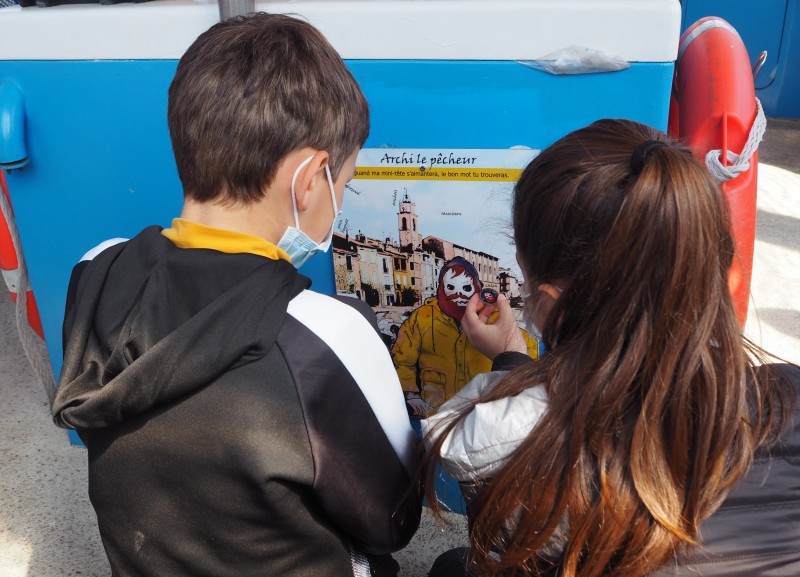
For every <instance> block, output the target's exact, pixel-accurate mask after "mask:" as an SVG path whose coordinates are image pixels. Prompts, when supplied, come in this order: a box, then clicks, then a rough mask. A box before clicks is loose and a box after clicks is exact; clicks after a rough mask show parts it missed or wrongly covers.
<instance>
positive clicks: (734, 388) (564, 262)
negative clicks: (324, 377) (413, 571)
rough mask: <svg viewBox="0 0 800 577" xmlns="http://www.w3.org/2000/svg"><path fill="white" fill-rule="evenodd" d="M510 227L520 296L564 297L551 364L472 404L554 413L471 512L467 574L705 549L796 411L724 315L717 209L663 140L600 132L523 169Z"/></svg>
mask: <svg viewBox="0 0 800 577" xmlns="http://www.w3.org/2000/svg"><path fill="white" fill-rule="evenodd" d="M649 140H659V141H661V142H663V143H664V144H659V145H651V146H647V145H646V144H645V143H646V142H647V141H649ZM643 147H644V148H643ZM643 152H644V154H643ZM513 224H514V237H515V241H516V246H517V250H518V258H519V260H520V261H521V263H522V266H523V268H524V269H525V272H526V274H527V275H528V282H533V283H551V284H556V285H558V286H560V287H562V288H563V289H564V291H563V294H562V295H561V297H560V298H559V299H558V301H557V302H556V304H555V305H554V308H553V310H552V311H551V313H550V314H549V316H548V319H547V321H546V323H545V325H544V326H543V327H542V332H543V338H544V340H545V343H546V344H547V345H548V346H549V347H550V352H549V353H547V354H545V355H544V356H543V357H542V358H541V360H539V361H538V362H536V363H531V364H530V365H529V366H526V367H524V368H521V369H518V370H516V371H513V372H511V373H509V374H508V375H507V376H506V377H505V378H504V379H503V380H502V381H501V382H500V384H499V385H498V386H497V387H496V388H495V389H494V390H492V391H490V392H489V393H488V394H487V395H486V396H485V397H484V398H483V399H481V400H482V401H491V400H494V399H498V398H502V397H506V396H510V395H515V394H517V393H519V392H520V391H522V390H524V389H526V388H528V387H530V386H532V385H534V384H537V383H545V384H546V386H547V390H548V393H549V396H550V405H549V409H548V411H547V413H546V414H545V416H544V417H543V419H542V420H541V422H539V424H538V425H537V426H536V427H535V429H534V430H533V431H532V433H531V434H530V435H528V437H527V438H526V440H525V441H524V442H523V443H522V445H521V446H520V447H519V448H518V449H517V450H516V452H515V453H514V454H513V456H512V458H511V460H510V461H509V462H508V463H507V465H506V466H504V467H503V468H502V469H501V470H500V471H499V472H498V474H497V475H496V476H495V478H494V479H493V480H492V481H491V482H490V483H488V484H487V485H486V487H485V488H484V489H483V491H481V493H480V495H479V497H478V499H477V501H476V502H475V503H474V504H473V509H472V525H471V530H470V544H471V550H472V556H473V561H474V563H475V564H476V567H477V568H478V570H479V572H480V574H481V575H482V576H483V575H485V576H491V577H499V576H512V575H513V576H519V575H526V576H527V575H537V574H540V573H544V572H545V571H547V570H548V569H552V568H553V567H555V566H558V567H559V575H563V576H564V577H573V576H576V577H595V576H601V575H603V576H608V575H619V576H625V577H632V576H642V575H646V574H648V573H649V572H651V571H653V570H655V569H657V568H658V567H661V566H662V565H664V564H665V563H667V562H668V561H669V560H670V559H671V558H673V556H674V555H675V553H676V552H677V551H678V550H679V548H680V547H682V546H684V545H687V544H693V543H695V542H697V539H698V529H699V526H700V524H701V522H702V521H703V520H704V519H706V518H707V517H708V516H709V515H710V514H711V513H713V512H714V511H715V510H716V508H717V507H718V506H719V504H720V503H721V501H722V500H723V499H724V497H725V496H726V494H727V493H728V491H729V489H730V488H731V487H732V486H733V485H734V484H735V483H736V482H737V481H738V480H739V478H740V477H741V476H742V475H743V474H744V472H745V471H746V469H747V468H748V466H749V464H750V462H751V460H752V457H753V451H754V449H755V448H756V447H757V446H758V445H759V444H761V443H764V442H768V441H770V440H771V439H774V438H775V436H776V435H777V434H778V432H779V431H780V429H781V427H782V425H783V422H784V419H785V414H786V412H787V410H788V408H787V405H788V404H789V402H788V401H787V399H786V398H784V393H783V392H782V389H781V387H780V385H779V383H778V381H777V380H776V379H772V378H769V379H764V378H763V377H762V378H761V379H758V378H756V376H755V374H754V364H755V363H756V362H757V361H759V360H762V359H763V357H762V353H761V351H760V350H759V349H758V348H757V347H755V346H753V345H751V344H750V343H749V342H748V341H746V339H744V337H743V335H742V331H741V329H740V327H739V325H738V322H737V318H736V314H735V312H734V308H733V304H732V302H731V297H730V294H729V291H728V283H727V279H728V269H729V268H730V265H731V262H732V259H733V258H734V241H733V239H732V237H731V233H730V230H731V225H730V220H729V215H728V209H727V204H726V201H725V200H724V197H723V196H722V193H721V191H720V189H719V187H718V185H717V184H716V182H715V181H714V180H713V179H712V178H711V177H710V176H709V175H708V173H707V171H706V169H705V167H704V166H703V165H702V164H700V163H699V162H698V161H696V160H695V159H694V158H692V157H691V155H690V154H689V153H688V150H686V149H685V148H683V147H682V146H680V145H678V144H677V143H675V142H673V141H671V140H669V139H668V137H667V136H666V135H663V134H661V133H659V132H657V131H655V130H653V129H650V128H648V127H646V126H644V125H641V124H638V123H634V122H630V121H623V120H603V121H598V122H596V123H594V124H592V125H591V126H589V127H586V128H584V129H581V130H577V131H575V132H573V133H570V134H569V135H567V136H566V137H564V138H562V139H561V140H559V141H558V142H556V143H555V144H553V145H552V146H551V147H549V148H548V149H546V150H545V151H543V152H542V153H541V154H540V155H539V156H538V157H537V158H536V159H534V161H533V162H532V163H531V164H530V165H529V166H528V167H527V168H526V169H525V171H524V172H523V174H522V176H521V178H520V181H519V182H518V184H517V186H516V188H515V194H514V206H513ZM554 344H555V346H554ZM470 410H471V407H468V408H467V409H465V410H464V411H463V413H462V416H464V415H465V414H466V413H468V412H469V411H470ZM456 422H457V420H456V421H454V422H452V423H450V424H449V425H448V426H446V427H444V429H443V431H442V432H443V433H445V434H446V433H447V432H448V431H449V430H450V429H452V427H453V426H454V425H455V424H456ZM445 434H442V435H441V437H440V438H439V440H438V441H437V442H435V443H434V444H433V446H432V447H431V449H430V451H429V453H428V456H427V460H426V462H425V464H424V470H425V471H426V473H427V475H428V478H430V476H431V474H432V472H433V470H434V468H435V465H436V464H437V462H438V459H439V450H440V448H441V442H442V440H443V439H444V436H445ZM426 491H427V493H428V497H429V500H430V501H431V502H432V503H435V497H434V495H433V487H432V484H431V483H429V484H428V486H427V488H426ZM509 520H512V523H514V524H515V526H514V529H513V530H512V531H510V532H509V531H507V530H506V529H507V528H508V525H509ZM493 552H494V553H493Z"/></svg>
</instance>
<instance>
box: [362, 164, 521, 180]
mask: <svg viewBox="0 0 800 577" xmlns="http://www.w3.org/2000/svg"><path fill="white" fill-rule="evenodd" d="M521 174H522V169H521V168H469V169H464V168H426V169H424V170H423V169H420V168H411V167H400V168H397V167H391V168H390V167H386V166H359V167H357V168H356V174H355V176H354V177H353V178H354V179H361V180H460V181H492V182H516V181H517V180H519V177H520V175H521Z"/></svg>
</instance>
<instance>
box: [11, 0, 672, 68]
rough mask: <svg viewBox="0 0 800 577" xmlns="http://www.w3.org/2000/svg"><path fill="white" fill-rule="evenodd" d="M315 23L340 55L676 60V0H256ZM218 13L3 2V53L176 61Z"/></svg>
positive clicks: (212, 9) (195, 7) (180, 0)
mask: <svg viewBox="0 0 800 577" xmlns="http://www.w3.org/2000/svg"><path fill="white" fill-rule="evenodd" d="M256 9H257V10H264V11H268V12H274V13H293V14H298V15H300V16H301V17H303V18H305V19H307V20H308V21H309V22H311V23H312V24H314V25H315V26H316V27H318V28H319V29H320V30H321V31H322V32H323V34H325V36H326V37H327V38H328V39H329V40H330V41H331V43H332V44H333V45H334V47H336V49H337V50H338V51H339V53H340V54H341V55H342V57H343V58H345V59H354V60H359V59H389V60H409V59H410V60H414V59H422V60H535V59H537V58H541V57H542V56H544V55H546V54H549V53H551V52H554V51H556V50H560V49H562V48H565V47H567V46H570V45H580V46H585V47H588V48H593V49H598V50H602V51H603V52H606V53H608V54H610V55H619V56H622V57H623V58H625V59H626V60H627V61H629V62H672V61H674V60H675V56H676V54H677V50H678V39H679V32H680V3H679V1H678V0H293V1H280V2H271V1H270V2H267V1H265V0H260V1H257V2H256ZM218 20H219V10H218V6H217V2H216V1H215V0H157V1H154V2H145V3H142V4H134V3H123V4H114V5H110V6H101V5H99V4H73V5H62V6H55V7H51V8H37V7H30V8H19V7H16V6H15V7H9V8H2V9H0V38H2V39H3V40H2V42H0V60H94V59H101V60H120V59H122V60H128V59H136V60H138V59H176V58H180V56H181V55H182V54H183V53H184V51H185V50H186V48H187V47H188V46H189V45H190V44H191V43H192V41H193V40H194V39H195V38H196V37H197V36H198V35H199V34H200V33H201V32H203V31H204V30H206V29H208V28H209V27H210V26H212V25H213V24H214V23H216V22H217V21H218Z"/></svg>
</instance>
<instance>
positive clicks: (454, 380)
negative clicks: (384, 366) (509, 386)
mask: <svg viewBox="0 0 800 577" xmlns="http://www.w3.org/2000/svg"><path fill="white" fill-rule="evenodd" d="M481 289H482V283H481V281H480V279H479V277H478V272H477V271H476V270H475V267H473V266H472V265H471V264H470V263H469V262H468V261H467V260H465V259H464V258H462V257H455V258H453V259H451V260H449V261H448V262H447V263H446V264H445V265H444V266H443V267H442V269H441V271H440V272H439V285H438V288H437V292H436V296H435V297H431V298H428V299H426V300H425V302H424V303H423V304H422V305H420V306H419V307H418V308H416V309H415V310H414V311H413V312H412V313H411V315H410V316H409V317H408V319H406V320H405V322H403V324H402V325H401V326H400V331H399V333H398V335H397V340H396V341H395V344H394V346H393V347H392V359H393V361H394V365H395V368H396V369H397V375H398V376H399V377H400V384H401V385H402V387H403V393H404V395H405V398H406V405H407V408H408V412H409V415H410V416H412V417H425V416H428V415H431V414H433V413H435V412H436V410H437V409H438V408H439V406H440V405H441V404H442V403H444V402H445V401H446V400H447V399H449V398H450V397H452V396H453V395H454V394H455V393H456V392H457V391H459V390H460V389H461V388H462V387H463V386H464V385H465V384H467V382H469V381H470V379H472V378H473V377H474V376H475V375H477V374H479V373H485V372H488V371H490V370H491V368H492V361H491V360H489V358H487V357H486V356H484V355H483V354H481V353H480V352H478V351H477V350H476V349H474V348H473V347H472V345H471V344H470V342H469V340H468V339H467V336H466V335H465V334H464V333H463V332H462V331H461V319H462V318H463V316H464V309H465V307H466V306H467V302H468V301H469V299H470V297H471V296H472V295H473V294H475V293H476V292H478V291H480V290H481ZM520 330H521V331H522V333H523V336H524V338H525V342H526V343H527V344H528V354H529V355H531V356H532V357H535V356H536V353H537V350H538V349H537V347H538V344H537V342H536V341H535V340H533V339H532V338H531V337H530V336H529V335H528V334H527V333H526V332H525V331H523V330H522V329H520Z"/></svg>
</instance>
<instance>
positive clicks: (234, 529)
mask: <svg viewBox="0 0 800 577" xmlns="http://www.w3.org/2000/svg"><path fill="white" fill-rule="evenodd" d="M168 122H169V129H170V137H171V139H172V144H173V150H174V153H175V159H176V163H177V167H178V174H179V176H180V178H181V181H182V184H183V188H184V206H183V211H182V213H181V217H180V218H178V219H175V220H174V221H173V224H172V228H170V229H167V230H161V229H160V228H159V227H149V228H147V229H145V230H144V231H142V232H141V233H140V234H139V235H137V236H136V237H135V238H133V239H132V240H130V241H126V242H119V243H117V244H113V243H104V244H103V245H101V247H98V250H94V251H92V252H90V253H89V254H88V255H87V256H86V257H84V261H82V262H81V263H80V264H79V265H78V266H76V267H75V270H74V271H73V276H72V279H71V281H70V289H69V294H68V302H67V313H66V317H65V321H64V342H65V352H64V366H63V370H62V374H61V378H60V381H59V387H58V393H57V396H56V399H55V402H54V406H53V414H54V419H55V422H56V423H57V424H58V425H59V426H62V427H71V428H75V429H76V430H77V431H78V432H79V434H80V436H81V438H82V439H83V441H84V443H85V444H86V446H87V449H88V452H89V493H90V497H91V500H92V505H93V507H94V508H95V511H96V513H97V519H98V524H99V527H100V534H101V537H102V539H103V544H104V546H105V549H106V552H107V554H108V557H109V560H110V563H111V568H112V573H113V574H114V575H115V576H128V575H136V576H145V575H146V576H156V575H158V576H164V575H169V576H170V577H181V576H186V577H189V576H191V577H197V576H201V575H204V576H205V575H207V576H220V577H221V576H228V575H230V576H236V577H245V576H250V575H280V576H290V575H297V576H342V575H348V574H350V575H359V576H360V575H369V574H370V573H369V571H370V567H369V563H368V560H367V557H368V556H369V559H370V560H371V561H373V568H374V566H375V565H376V562H378V561H380V562H383V563H384V565H383V566H382V570H384V569H387V568H388V569H389V571H390V573H389V574H393V573H392V571H396V565H394V564H393V562H391V561H388V559H390V558H388V556H387V554H388V553H390V552H391V551H394V550H397V549H399V548H401V547H403V546H404V545H405V544H406V543H407V542H408V540H409V539H410V538H411V536H412V535H413V533H414V531H415V530H416V528H417V526H418V523H419V515H420V505H419V500H418V497H417V495H416V494H415V491H412V490H411V488H410V487H411V481H410V478H411V470H412V468H413V462H412V461H413V454H412V453H413V441H412V439H413V433H412V431H411V429H410V426H409V424H408V419H407V417H406V412H405V410H404V403H403V398H402V394H401V392H400V388H399V386H398V385H399V382H398V381H397V377H396V374H395V372H394V369H393V366H392V363H391V360H390V358H389V356H388V354H387V352H386V349H385V347H384V346H383V344H382V342H381V340H380V337H379V336H378V333H377V330H376V327H372V326H370V322H369V321H368V320H367V318H366V317H365V316H362V314H360V313H365V311H367V310H369V309H368V307H366V305H364V306H363V307H362V309H363V310H361V309H360V310H359V311H357V310H355V309H354V308H353V307H355V306H358V302H357V301H352V300H350V299H347V300H346V301H339V300H337V299H334V298H331V297H326V296H322V295H319V294H315V293H312V292H310V291H308V290H306V288H307V287H308V286H309V284H310V283H309V280H308V279H307V278H305V277H303V276H301V275H300V274H298V272H297V270H296V268H295V267H298V266H300V265H301V264H302V262H304V261H305V260H306V259H307V258H308V256H310V255H311V254H313V253H314V252H316V251H318V250H326V249H327V247H328V245H329V244H330V239H331V234H332V227H333V223H334V219H335V217H336V215H337V213H338V210H339V207H340V206H341V204H342V197H343V194H344V186H345V184H346V182H347V181H348V180H349V179H350V178H351V177H352V175H353V171H354V166H355V158H356V154H357V152H358V149H359V148H360V147H361V145H363V143H364V141H365V139H366V137H367V134H368V131H369V115H368V109H367V104H366V101H365V99H364V96H363V95H362V93H361V91H360V89H359V87H358V85H357V84H356V82H355V80H354V79H353V77H352V76H351V75H350V73H349V72H348V71H347V69H346V68H345V66H344V63H343V62H342V60H341V58H340V57H339V56H338V54H337V53H336V52H335V51H334V49H333V48H332V47H331V46H330V44H328V42H327V41H326V40H325V39H324V38H323V37H322V35H321V34H320V33H319V32H318V31H317V30H316V29H314V28H313V27H312V26H310V25H309V24H307V23H305V22H302V21H300V20H296V19H293V18H290V17H287V16H280V15H268V14H255V15H251V16H249V17H243V18H237V19H233V20H228V21H226V22H223V23H220V24H217V25H215V26H213V27H212V28H211V29H210V30H208V31H207V32H205V33H204V34H202V35H201V36H200V37H199V38H198V39H197V40H196V41H195V42H194V44H193V45H192V46H191V47H190V48H189V49H188V51H187V52H186V54H185V55H184V56H183V57H182V58H181V60H180V63H179V65H178V69H177V71H176V74H175V78H174V80H173V82H172V84H171V86H170V90H169V115H168ZM293 265H294V266H293ZM345 302H346V303H347V304H345ZM366 314H369V313H366ZM373 323H374V319H373ZM343 415H347V417H346V418H345V417H343ZM381 574H382V575H383V574H386V573H381Z"/></svg>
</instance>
